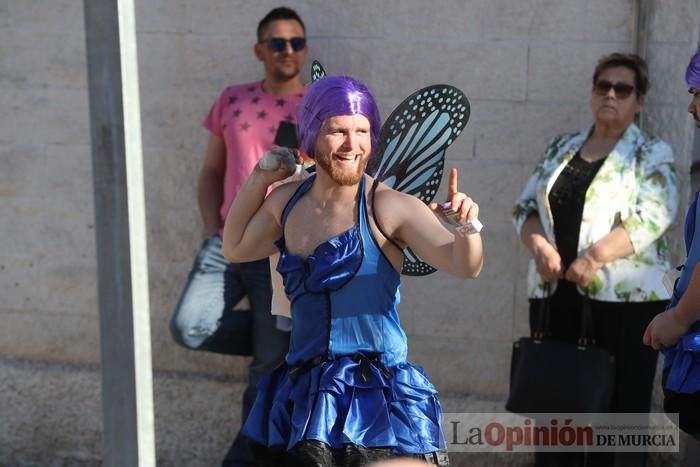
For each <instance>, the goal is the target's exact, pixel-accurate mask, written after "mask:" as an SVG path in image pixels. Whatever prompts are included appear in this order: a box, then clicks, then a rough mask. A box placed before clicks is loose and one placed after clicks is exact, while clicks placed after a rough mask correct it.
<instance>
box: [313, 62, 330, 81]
mask: <svg viewBox="0 0 700 467" xmlns="http://www.w3.org/2000/svg"><path fill="white" fill-rule="evenodd" d="M326 76H327V74H326V70H324V69H323V67H322V66H321V63H320V62H319V61H318V60H314V61H313V63H311V82H312V83H313V82H315V81H318V80H319V79H321V78H325V77H326Z"/></svg>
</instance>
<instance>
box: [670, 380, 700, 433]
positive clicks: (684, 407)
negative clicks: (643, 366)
mask: <svg viewBox="0 0 700 467" xmlns="http://www.w3.org/2000/svg"><path fill="white" fill-rule="evenodd" d="M668 371H669V370H668V369H666V370H664V373H663V378H662V381H663V383H662V385H663V389H664V411H665V412H666V413H677V414H678V427H679V428H680V429H681V430H683V431H685V432H686V433H688V434H689V435H690V436H692V437H693V438H695V439H697V440H698V441H700V392H695V393H692V394H684V393H680V392H674V391H671V390H669V389H666V379H667V378H668Z"/></svg>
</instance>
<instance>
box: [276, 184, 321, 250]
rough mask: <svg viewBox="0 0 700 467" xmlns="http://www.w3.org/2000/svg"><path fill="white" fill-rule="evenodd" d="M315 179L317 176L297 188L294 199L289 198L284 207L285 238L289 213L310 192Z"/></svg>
mask: <svg viewBox="0 0 700 467" xmlns="http://www.w3.org/2000/svg"><path fill="white" fill-rule="evenodd" d="M315 179H316V174H313V175H312V176H310V177H309V178H307V179H306V180H304V182H303V183H302V184H301V185H299V188H297V191H295V192H294V194H293V195H292V197H291V198H289V201H287V205H286V206H285V207H284V211H282V221H281V227H282V237H284V225H285V224H286V223H287V217H288V216H289V213H290V212H292V208H293V207H294V205H295V204H296V203H297V201H299V198H301V197H302V196H304V193H306V192H307V191H309V189H310V188H311V185H313V183H314V180H315Z"/></svg>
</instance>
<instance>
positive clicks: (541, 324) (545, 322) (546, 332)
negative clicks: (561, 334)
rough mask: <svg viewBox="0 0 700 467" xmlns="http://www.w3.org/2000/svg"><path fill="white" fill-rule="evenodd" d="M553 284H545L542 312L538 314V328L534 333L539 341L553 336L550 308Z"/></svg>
mask: <svg viewBox="0 0 700 467" xmlns="http://www.w3.org/2000/svg"><path fill="white" fill-rule="evenodd" d="M550 290H551V284H550V283H549V282H545V283H544V293H545V297H544V298H543V299H542V301H541V302H540V310H539V312H538V313H537V327H536V328H535V330H534V331H533V332H532V337H533V338H534V339H537V340H542V339H544V338H545V337H549V336H551V335H552V330H551V326H552V319H551V310H550V308H549V297H550Z"/></svg>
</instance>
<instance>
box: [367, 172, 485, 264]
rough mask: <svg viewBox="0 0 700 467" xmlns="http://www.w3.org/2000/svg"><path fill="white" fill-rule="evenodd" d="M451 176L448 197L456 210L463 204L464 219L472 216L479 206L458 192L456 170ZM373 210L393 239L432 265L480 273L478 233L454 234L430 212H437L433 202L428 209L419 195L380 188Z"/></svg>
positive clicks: (481, 249) (479, 241)
mask: <svg viewBox="0 0 700 467" xmlns="http://www.w3.org/2000/svg"><path fill="white" fill-rule="evenodd" d="M450 178H451V181H450V187H449V188H448V198H447V199H448V200H449V201H450V202H451V203H452V205H453V206H456V207H457V210H459V209H460V208H459V206H460V205H462V204H463V206H464V210H463V212H462V215H463V216H464V217H465V219H467V220H473V219H475V218H476V215H478V206H477V205H476V203H473V201H471V199H469V198H468V197H467V196H466V195H464V194H463V193H459V192H458V191H457V189H456V188H457V187H456V183H457V178H456V171H455V172H453V174H451V175H450ZM462 201H464V203H462ZM376 209H377V210H378V212H379V213H380V216H381V217H382V219H383V220H385V221H386V222H385V224H386V227H387V233H388V234H389V235H390V236H392V238H393V239H394V240H396V241H398V242H400V243H402V244H405V245H408V246H409V247H411V249H412V250H413V251H414V252H415V253H416V254H417V255H419V256H420V257H421V258H423V260H425V261H426V262H428V263H429V264H430V265H432V266H433V267H435V268H437V269H440V270H441V271H445V272H447V273H449V274H452V275H454V276H458V277H476V276H478V275H479V273H480V272H481V268H482V266H483V247H482V243H481V236H480V235H479V234H478V233H477V234H473V235H467V236H465V237H461V236H460V235H457V234H455V233H453V232H452V231H451V230H450V229H448V228H447V227H446V226H445V225H444V224H442V223H441V222H440V220H439V219H438V217H437V216H436V213H435V212H433V211H436V212H440V210H441V208H440V207H439V206H437V205H433V210H431V208H430V207H428V206H426V205H425V204H424V203H423V202H422V201H420V200H419V199H418V198H415V197H413V196H410V195H405V194H402V193H398V192H396V191H393V190H382V191H380V192H377V202H376Z"/></svg>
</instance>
